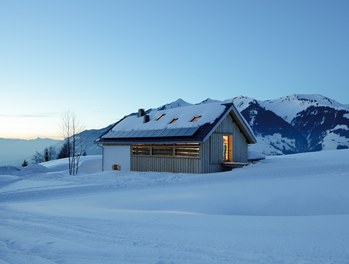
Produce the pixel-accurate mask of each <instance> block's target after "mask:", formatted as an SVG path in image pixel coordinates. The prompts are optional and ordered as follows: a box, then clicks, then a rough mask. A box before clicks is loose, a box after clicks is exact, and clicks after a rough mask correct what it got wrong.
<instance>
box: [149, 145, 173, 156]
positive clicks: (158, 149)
mask: <svg viewBox="0 0 349 264" xmlns="http://www.w3.org/2000/svg"><path fill="white" fill-rule="evenodd" d="M152 150H153V151H152V155H153V156H173V147H172V146H171V145H153V146H152Z"/></svg>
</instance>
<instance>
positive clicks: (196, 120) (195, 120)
mask: <svg viewBox="0 0 349 264" xmlns="http://www.w3.org/2000/svg"><path fill="white" fill-rule="evenodd" d="M200 118H201V116H195V117H194V118H193V119H192V120H190V122H193V123H194V122H198V121H199V120H200Z"/></svg>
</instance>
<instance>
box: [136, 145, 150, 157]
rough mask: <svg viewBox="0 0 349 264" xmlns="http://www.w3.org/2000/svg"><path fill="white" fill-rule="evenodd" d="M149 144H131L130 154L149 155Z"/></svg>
mask: <svg viewBox="0 0 349 264" xmlns="http://www.w3.org/2000/svg"><path fill="white" fill-rule="evenodd" d="M150 151H151V149H150V146H149V145H133V146H132V154H133V155H137V156H139V155H150Z"/></svg>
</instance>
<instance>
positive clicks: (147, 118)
mask: <svg viewBox="0 0 349 264" xmlns="http://www.w3.org/2000/svg"><path fill="white" fill-rule="evenodd" d="M147 122H149V115H143V123H147Z"/></svg>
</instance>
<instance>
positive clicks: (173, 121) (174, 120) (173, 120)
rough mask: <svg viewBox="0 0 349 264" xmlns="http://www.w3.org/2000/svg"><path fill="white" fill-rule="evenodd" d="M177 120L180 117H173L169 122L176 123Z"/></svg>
mask: <svg viewBox="0 0 349 264" xmlns="http://www.w3.org/2000/svg"><path fill="white" fill-rule="evenodd" d="M177 120H178V118H173V119H172V120H171V121H170V123H169V124H174V123H176V122H177Z"/></svg>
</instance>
